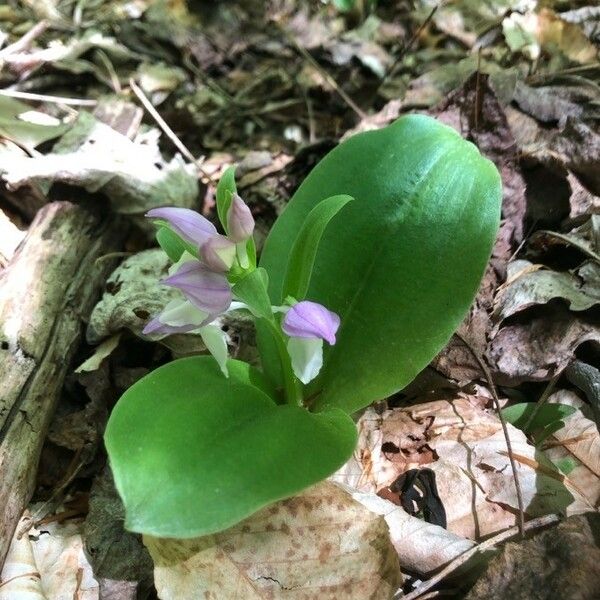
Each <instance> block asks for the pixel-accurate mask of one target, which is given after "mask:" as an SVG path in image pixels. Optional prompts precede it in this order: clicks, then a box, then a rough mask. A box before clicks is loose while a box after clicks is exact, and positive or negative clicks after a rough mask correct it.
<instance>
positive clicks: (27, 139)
mask: <svg viewBox="0 0 600 600" xmlns="http://www.w3.org/2000/svg"><path fill="white" fill-rule="evenodd" d="M27 113H29V114H30V115H35V116H36V117H37V119H38V120H39V119H40V118H42V119H46V120H48V123H42V122H36V121H35V120H34V121H32V120H31V119H30V117H28V116H27ZM23 115H25V116H23ZM28 119H29V120H28ZM54 121H57V120H56V119H52V118H51V117H50V116H49V115H44V114H43V113H40V112H37V111H33V110H32V109H31V108H30V107H29V106H28V105H27V104H24V103H23V102H19V101H18V100H14V99H13V98H7V97H6V96H0V136H2V137H7V138H8V139H10V140H14V141H16V142H17V143H20V144H24V145H26V146H32V147H35V146H37V145H39V144H41V143H42V142H46V141H48V140H51V139H53V138H56V137H58V136H59V135H62V134H63V133H64V132H65V131H67V130H68V129H70V127H71V125H70V124H64V123H60V122H57V123H54Z"/></svg>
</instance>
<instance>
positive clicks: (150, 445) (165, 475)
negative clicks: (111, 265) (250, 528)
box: [105, 356, 356, 538]
mask: <svg viewBox="0 0 600 600" xmlns="http://www.w3.org/2000/svg"><path fill="white" fill-rule="evenodd" d="M228 366H229V379H225V378H224V377H223V376H222V374H221V372H220V371H219V369H218V367H217V365H216V363H215V361H214V360H213V359H212V358H210V357H207V356H201V357H192V358H184V359H180V360H177V361H174V362H172V363H169V364H167V365H165V366H163V367H161V368H159V369H157V370H156V371H153V372H152V373H150V374H149V375H147V376H146V377H144V378H143V379H141V380H140V381H138V382H137V383H135V384H134V385H133V386H132V387H131V388H130V389H129V390H128V391H127V392H126V393H125V394H124V395H123V396H122V398H121V399H120V400H119V402H118V404H117V405H116V407H115V409H114V411H113V413H112V415H111V418H110V420H109V423H108V426H107V429H106V435H105V440H106V447H107V450H108V453H109V458H110V464H111V466H112V470H113V473H114V477H115V483H116V486H117V489H118V491H119V493H120V495H121V498H122V499H123V501H124V504H125V509H126V527H127V528H128V529H130V530H132V531H137V532H141V533H146V534H150V535H155V536H160V537H179V538H187V537H196V536H200V535H205V534H209V533H213V532H215V531H220V530H222V529H225V528H227V527H229V526H231V525H233V524H235V523H237V522H238V521H240V520H241V519H243V518H244V517H246V516H248V515H250V514H252V513H253V512H255V511H256V510H258V509H260V508H262V507H263V506H265V505H266V504H269V503H270V502H273V501H275V500H279V499H282V498H285V497H288V496H291V495H293V494H295V493H297V492H299V491H300V490H302V489H304V488H305V487H307V486H309V485H311V484H313V483H316V482H317V481H320V480H321V479H323V478H325V477H327V476H328V475H329V474H331V473H332V472H333V471H335V470H336V469H337V468H338V467H339V466H341V465H342V464H343V463H344V461H345V460H347V458H348V457H349V456H350V455H351V453H352V451H353V449H354V445H355V442H356V428H355V426H354V423H353V422H352V420H351V419H350V418H349V417H348V416H347V415H345V414H344V413H343V412H342V411H339V410H332V411H326V412H323V413H320V414H318V415H317V414H312V413H309V412H308V411H306V410H304V409H302V408H300V407H295V406H290V405H285V406H278V405H276V404H275V403H274V401H273V399H272V397H271V396H270V395H269V394H270V388H269V384H268V383H267V382H265V381H264V379H263V377H262V375H261V374H260V373H259V372H258V371H256V370H254V369H252V368H251V367H250V366H249V365H247V364H245V363H241V362H238V361H233V360H232V361H229V363H228Z"/></svg>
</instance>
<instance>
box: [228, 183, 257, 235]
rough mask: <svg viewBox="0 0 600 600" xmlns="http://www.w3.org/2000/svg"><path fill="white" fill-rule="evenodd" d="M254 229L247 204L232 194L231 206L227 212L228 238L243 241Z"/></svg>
mask: <svg viewBox="0 0 600 600" xmlns="http://www.w3.org/2000/svg"><path fill="white" fill-rule="evenodd" d="M253 231H254V217H253V216H252V213H251V212H250V209H249V208H248V205H247V204H246V203H245V202H244V201H243V200H242V199H241V198H240V197H239V196H238V195H237V194H233V197H232V199H231V206H230V207H229V212H228V213H227V232H228V237H229V239H231V240H233V241H234V242H237V243H239V242H245V241H246V240H247V239H248V238H249V237H250V236H251V235H252V232H253Z"/></svg>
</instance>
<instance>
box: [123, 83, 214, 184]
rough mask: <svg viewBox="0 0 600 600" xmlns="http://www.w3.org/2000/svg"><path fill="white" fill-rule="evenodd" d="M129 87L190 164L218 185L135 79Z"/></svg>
mask: <svg viewBox="0 0 600 600" xmlns="http://www.w3.org/2000/svg"><path fill="white" fill-rule="evenodd" d="M129 86H130V87H131V89H132V90H133V93H134V94H135V95H136V96H137V97H138V100H139V101H140V102H141V103H142V105H143V107H144V108H145V109H146V110H147V111H148V112H149V113H150V116H151V117H152V118H153V119H154V120H155V121H156V123H157V124H158V126H159V127H160V128H161V129H162V130H163V132H164V133H165V135H166V136H167V137H168V138H169V139H170V140H171V141H172V142H173V145H174V146H175V147H176V148H177V149H178V150H179V152H181V154H183V155H184V156H185V157H186V158H187V159H188V160H189V161H190V162H192V163H194V164H195V165H196V168H197V169H198V171H199V172H200V173H202V175H203V176H204V177H206V179H208V181H209V182H210V183H211V184H212V185H216V182H215V181H214V179H213V178H212V177H211V176H210V175H209V174H208V173H207V172H206V171H205V170H204V169H203V168H202V166H201V163H200V161H199V160H197V159H196V158H195V157H194V155H193V154H192V153H191V152H190V151H189V150H188V148H187V146H186V145H185V144H184V143H183V142H182V141H181V140H180V139H179V138H178V137H177V136H176V135H175V132H174V131H173V130H172V129H171V128H170V127H169V126H168V125H167V123H166V121H165V120H164V119H163V118H162V117H161V116H160V115H159V114H158V111H157V110H156V108H154V106H153V105H152V103H151V102H150V100H148V98H147V97H146V95H145V94H144V92H143V91H142V90H141V88H140V87H139V86H138V85H137V84H136V82H135V81H134V80H133V79H130V80H129Z"/></svg>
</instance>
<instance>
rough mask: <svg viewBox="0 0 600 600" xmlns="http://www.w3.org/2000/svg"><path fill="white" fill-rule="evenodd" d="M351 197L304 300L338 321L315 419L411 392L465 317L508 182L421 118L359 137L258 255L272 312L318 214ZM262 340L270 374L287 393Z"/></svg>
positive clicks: (317, 173) (328, 160)
mask: <svg viewBox="0 0 600 600" xmlns="http://www.w3.org/2000/svg"><path fill="white" fill-rule="evenodd" d="M335 194H348V195H350V196H352V197H353V198H354V201H353V202H350V203H348V205H347V206H345V207H344V209H343V211H342V212H341V213H340V214H339V216H338V217H336V218H335V219H333V220H332V221H331V223H330V224H329V226H328V228H327V230H326V231H325V234H324V236H323V238H322V240H321V243H320V245H319V249H318V252H317V256H316V260H315V264H314V268H313V272H312V277H311V280H310V285H309V288H308V293H307V295H306V297H307V298H308V299H310V300H314V301H316V302H319V303H321V304H323V305H325V306H327V308H329V309H330V310H333V311H334V312H336V313H337V314H339V316H340V317H341V323H342V324H341V328H340V330H339V333H338V342H337V344H336V345H335V346H333V347H331V348H328V349H327V350H326V354H325V363H324V367H323V369H322V371H321V374H320V375H319V377H318V379H317V380H316V381H315V382H313V383H312V384H310V390H309V393H308V394H307V396H310V397H314V398H316V399H315V401H314V403H313V404H312V407H313V409H315V410H321V409H322V408H324V407H327V406H337V407H340V408H343V409H344V410H346V411H347V412H354V411H355V410H358V409H359V408H361V407H363V406H366V405H368V404H370V403H371V402H373V401H375V400H380V399H382V398H385V397H386V396H388V395H389V394H392V393H393V392H396V391H397V390H399V389H401V388H402V387H404V386H405V385H407V384H408V383H409V382H410V381H411V380H412V379H413V378H414V377H415V376H416V375H417V373H419V371H421V370H422V369H423V368H424V367H425V366H426V365H427V364H428V363H429V362H430V361H431V359H432V358H433V357H434V356H435V355H436V353H437V352H439V350H441V348H442V347H443V346H444V345H445V344H446V342H447V341H448V339H449V338H450V336H451V335H452V333H453V332H454V330H455V329H456V328H457V327H458V325H459V323H460V322H461V320H462V319H463V318H464V316H465V314H466V312H467V310H468V308H469V306H470V304H471V302H472V301H473V297H474V295H475V292H476V291H477V288H478V286H479V282H480V280H481V277H482V275H483V271H484V269H485V266H486V263H487V261H488V259H489V256H490V253H491V250H492V245H493V243H494V238H495V235H496V231H497V229H498V224H499V219H500V203H501V198H502V192H501V184H500V176H499V174H498V171H497V170H496V168H495V167H494V165H493V164H492V163H491V162H490V161H489V160H487V159H485V158H483V157H482V156H481V155H480V154H479V151H478V150H477V148H476V147H475V146H474V145H473V144H471V143H469V142H467V141H465V140H463V139H462V138H461V137H460V135H458V133H456V131H454V130H453V129H451V128H450V127H447V126H445V125H442V124H441V123H439V122H438V121H436V120H435V119H432V118H430V117H426V116H422V115H409V116H405V117H403V118H401V119H399V120H398V121H396V122H395V123H393V124H392V125H390V126H388V127H385V128H384V129H380V130H379V131H372V132H367V133H362V134H359V135H356V136H354V137H352V138H350V139H349V140H347V141H346V142H344V143H342V144H340V145H339V146H338V147H337V148H335V149H334V150H332V151H331V152H330V153H329V154H328V155H327V156H326V157H325V158H324V159H323V160H322V161H321V162H320V163H319V164H318V165H317V166H316V167H315V168H314V169H313V171H312V172H311V173H310V174H309V176H308V177H307V178H306V180H305V181H304V182H303V183H302V185H301V186H300V188H299V189H298V191H297V192H296V193H295V194H294V196H293V198H292V199H291V201H290V203H289V205H288V206H287V207H286V209H285V211H284V212H283V214H282V215H281V217H280V218H279V219H278V220H277V222H276V223H275V225H274V227H273V229H272V231H271V233H270V235H269V237H268V239H267V242H266V245H265V248H264V251H263V254H262V257H261V262H260V264H261V266H262V267H264V268H265V269H266V270H267V272H268V273H269V278H270V286H269V292H270V295H271V300H272V302H273V304H280V303H281V302H282V301H283V299H284V291H283V286H284V282H285V279H286V276H287V271H288V268H289V267H288V261H289V256H290V250H291V248H292V246H293V242H294V240H295V239H296V236H297V234H298V232H299V231H300V230H301V228H302V225H303V223H304V221H305V219H306V218H307V217H308V215H309V213H310V212H311V210H313V209H314V207H315V206H317V205H318V204H319V203H320V202H321V201H323V200H324V199H326V198H328V197H329V196H333V195H335ZM265 337H266V336H264V335H263V334H262V332H261V335H260V339H259V341H260V342H261V343H260V347H261V353H262V357H263V366H264V369H265V372H267V373H268V374H269V375H270V376H271V377H272V378H273V380H274V382H275V383H276V384H277V385H279V373H278V369H277V361H276V359H275V357H274V356H273V352H272V349H271V345H270V344H268V343H267V342H266V341H265V343H264V344H263V343H262V340H263V339H264V338H265Z"/></svg>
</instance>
